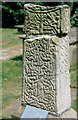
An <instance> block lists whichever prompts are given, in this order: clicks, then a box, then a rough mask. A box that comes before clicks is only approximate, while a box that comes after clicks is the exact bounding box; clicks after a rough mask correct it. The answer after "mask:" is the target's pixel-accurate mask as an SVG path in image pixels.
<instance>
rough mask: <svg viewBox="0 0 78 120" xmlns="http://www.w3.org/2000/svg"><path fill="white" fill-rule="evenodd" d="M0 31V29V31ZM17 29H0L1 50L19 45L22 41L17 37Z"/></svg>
mask: <svg viewBox="0 0 78 120" xmlns="http://www.w3.org/2000/svg"><path fill="white" fill-rule="evenodd" d="M0 31H1V29H0ZM18 34H20V33H18V31H17V29H8V28H2V48H6V47H11V46H13V45H17V44H21V43H22V40H21V39H20V38H19V36H18Z"/></svg>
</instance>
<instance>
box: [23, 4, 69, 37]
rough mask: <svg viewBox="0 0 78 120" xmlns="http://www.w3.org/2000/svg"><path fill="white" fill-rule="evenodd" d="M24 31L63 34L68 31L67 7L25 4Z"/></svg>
mask: <svg viewBox="0 0 78 120" xmlns="http://www.w3.org/2000/svg"><path fill="white" fill-rule="evenodd" d="M24 8H25V23H24V31H25V33H26V34H29V35H32V34H34V35H35V34H62V33H63V34H64V33H67V32H68V31H69V28H70V19H69V17H68V16H70V15H69V14H70V13H69V7H68V6H66V5H64V6H57V7H44V6H39V5H32V4H26V5H25V6H24Z"/></svg>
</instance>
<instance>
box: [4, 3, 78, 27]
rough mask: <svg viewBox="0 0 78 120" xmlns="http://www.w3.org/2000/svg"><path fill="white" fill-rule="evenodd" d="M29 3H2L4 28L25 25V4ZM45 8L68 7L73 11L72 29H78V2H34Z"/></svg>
mask: <svg viewBox="0 0 78 120" xmlns="http://www.w3.org/2000/svg"><path fill="white" fill-rule="evenodd" d="M26 3H27V2H2V27H3V28H4V27H13V26H14V25H19V24H20V25H21V24H23V23H24V4H26ZM32 3H33V4H38V5H44V6H56V5H68V6H69V7H70V10H71V16H70V18H71V19H70V21H71V25H72V27H78V2H32Z"/></svg>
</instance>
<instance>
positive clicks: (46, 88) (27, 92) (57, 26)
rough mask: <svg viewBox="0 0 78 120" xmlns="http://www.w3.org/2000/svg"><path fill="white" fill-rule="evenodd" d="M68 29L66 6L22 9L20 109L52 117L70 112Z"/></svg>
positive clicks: (27, 6)
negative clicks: (34, 109) (26, 107)
mask: <svg viewBox="0 0 78 120" xmlns="http://www.w3.org/2000/svg"><path fill="white" fill-rule="evenodd" d="M69 25H70V23H69V8H68V6H58V7H43V6H36V5H31V4H26V5H25V26H24V30H25V33H26V36H27V37H26V38H25V39H24V41H23V46H24V47H23V49H24V50H23V51H24V55H23V91H22V103H23V104H24V105H31V106H35V107H38V108H42V109H44V110H47V111H49V112H51V113H53V114H55V115H58V114H61V113H63V112H64V111H66V110H68V109H70V107H71V97H70V74H69V66H70V65H69V37H68V36H67V32H68V31H69V28H70V26H69ZM37 28H38V29H37Z"/></svg>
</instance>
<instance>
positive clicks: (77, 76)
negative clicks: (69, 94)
mask: <svg viewBox="0 0 78 120" xmlns="http://www.w3.org/2000/svg"><path fill="white" fill-rule="evenodd" d="M70 79H71V87H78V63H75V64H73V65H71V67H70Z"/></svg>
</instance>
